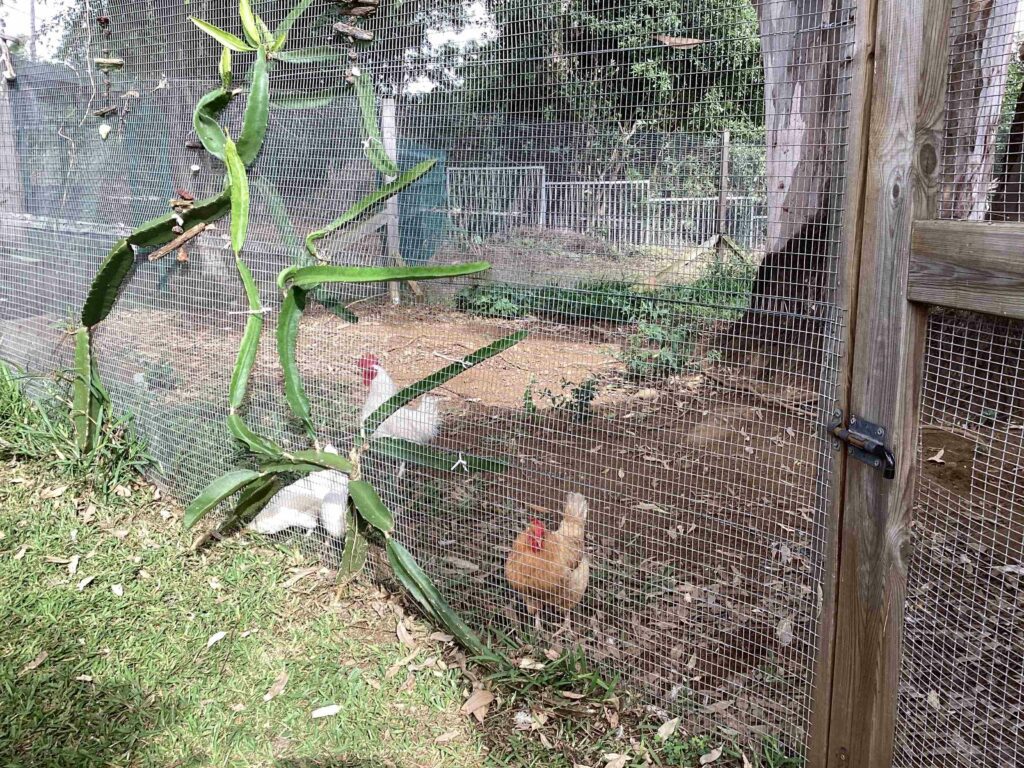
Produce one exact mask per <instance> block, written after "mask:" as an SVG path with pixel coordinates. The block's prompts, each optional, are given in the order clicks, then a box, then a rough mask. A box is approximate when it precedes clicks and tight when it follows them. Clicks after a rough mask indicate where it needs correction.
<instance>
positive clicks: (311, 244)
mask: <svg viewBox="0 0 1024 768" xmlns="http://www.w3.org/2000/svg"><path fill="white" fill-rule="evenodd" d="M436 163H437V160H434V159H433V158H431V159H430V160H424V161H423V162H422V163H419V164H418V165H415V166H413V167H412V168H410V169H409V170H408V171H406V172H405V173H403V174H402V175H401V176H399V177H398V178H397V179H395V180H394V181H391V182H388V183H387V184H385V185H384V186H383V187H381V188H380V189H378V190H375V191H374V192H371V193H370V194H368V195H366V196H365V197H363V198H362V199H361V200H359V201H358V202H356V203H355V205H353V206H352V207H351V208H349V209H348V210H347V211H345V213H343V214H342V215H341V216H339V217H338V218H337V219H335V220H334V221H332V222H331V223H330V224H328V225H327V226H326V227H324V228H323V229H318V230H317V231H316V232H312V233H310V235H309V236H308V237H307V238H306V250H308V251H309V253H310V254H311V255H312V256H314V257H315V256H316V255H317V253H316V246H315V243H316V241H317V240H320V239H322V238H324V237H326V236H327V235H329V234H330V233H331V232H334V231H335V230H337V229H340V228H341V227H343V226H345V225H346V224H350V223H352V222H353V221H355V220H356V219H358V218H359V217H360V216H362V215H363V214H364V213H366V212H367V211H368V210H370V209H371V208H373V207H374V206H376V205H380V204H381V203H383V202H384V201H386V200H389V199H391V198H392V197H394V196H395V195H397V194H398V193H399V192H401V191H402V190H403V189H405V188H406V187H408V186H409V185H410V184H412V183H413V182H415V181H416V180H418V179H419V178H420V177H421V176H423V174H425V173H427V172H428V171H429V170H430V169H431V168H433V167H434V165H435V164H436ZM278 281H279V282H280V278H279V280H278Z"/></svg>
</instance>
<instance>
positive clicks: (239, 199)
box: [224, 135, 249, 258]
mask: <svg viewBox="0 0 1024 768" xmlns="http://www.w3.org/2000/svg"><path fill="white" fill-rule="evenodd" d="M224 162H225V164H226V165H227V167H228V182H229V184H230V189H231V249H232V250H233V251H234V252H235V258H238V254H240V253H241V252H242V248H243V247H245V236H246V234H247V233H248V231H249V179H248V177H247V176H246V173H245V165H244V164H243V163H242V158H241V157H240V156H239V154H238V150H237V148H236V146H235V143H234V142H233V141H232V140H231V137H230V136H227V135H225V136H224Z"/></svg>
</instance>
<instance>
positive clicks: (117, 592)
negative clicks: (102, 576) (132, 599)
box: [110, 584, 124, 597]
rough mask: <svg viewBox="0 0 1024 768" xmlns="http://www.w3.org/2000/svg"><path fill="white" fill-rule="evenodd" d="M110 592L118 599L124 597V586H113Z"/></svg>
mask: <svg viewBox="0 0 1024 768" xmlns="http://www.w3.org/2000/svg"><path fill="white" fill-rule="evenodd" d="M110 591H111V592H113V593H114V594H115V595H117V596H118V597H121V596H123V595H124V586H122V585H121V584H111V585H110Z"/></svg>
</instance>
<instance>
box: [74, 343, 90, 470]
mask: <svg viewBox="0 0 1024 768" xmlns="http://www.w3.org/2000/svg"><path fill="white" fill-rule="evenodd" d="M91 355H92V351H91V344H90V341H89V330H88V329H87V328H79V329H78V330H77V331H75V381H74V385H73V386H72V393H73V395H72V402H71V423H72V424H74V427H75V442H76V444H77V445H78V450H80V451H82V452H83V453H85V452H86V451H88V450H89V432H90V429H89V411H90V410H91V408H90V403H91V398H92V388H91V386H90V379H91V378H92V360H91Z"/></svg>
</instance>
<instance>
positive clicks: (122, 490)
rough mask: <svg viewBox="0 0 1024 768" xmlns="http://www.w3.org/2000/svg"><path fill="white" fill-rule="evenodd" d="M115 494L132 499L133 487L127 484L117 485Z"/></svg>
mask: <svg viewBox="0 0 1024 768" xmlns="http://www.w3.org/2000/svg"><path fill="white" fill-rule="evenodd" d="M114 494H115V495H117V496H120V497H121V498H122V499H130V498H131V495H132V489H131V488H129V487H128V486H126V485H115V486H114Z"/></svg>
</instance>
